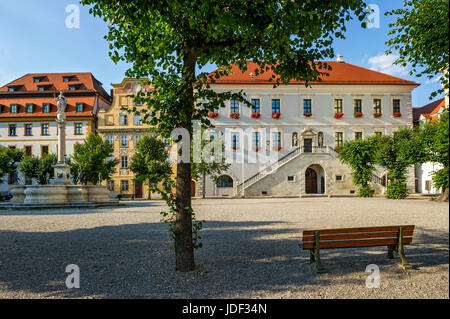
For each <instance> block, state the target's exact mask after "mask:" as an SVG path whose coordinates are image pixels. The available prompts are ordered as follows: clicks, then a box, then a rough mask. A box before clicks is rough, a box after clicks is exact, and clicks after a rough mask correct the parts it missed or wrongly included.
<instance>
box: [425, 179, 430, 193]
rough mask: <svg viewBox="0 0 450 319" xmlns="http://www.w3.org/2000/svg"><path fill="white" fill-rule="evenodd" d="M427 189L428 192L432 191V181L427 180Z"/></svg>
mask: <svg viewBox="0 0 450 319" xmlns="http://www.w3.org/2000/svg"><path fill="white" fill-rule="evenodd" d="M425 190H426V191H427V192H430V191H431V181H425Z"/></svg>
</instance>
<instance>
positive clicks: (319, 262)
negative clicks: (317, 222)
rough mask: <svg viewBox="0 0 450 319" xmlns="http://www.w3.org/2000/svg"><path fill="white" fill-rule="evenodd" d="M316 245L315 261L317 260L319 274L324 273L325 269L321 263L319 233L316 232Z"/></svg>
mask: <svg viewBox="0 0 450 319" xmlns="http://www.w3.org/2000/svg"><path fill="white" fill-rule="evenodd" d="M314 239H315V244H314V259H315V260H316V268H317V272H318V273H321V272H324V270H325V268H323V266H322V262H321V261H320V249H319V232H315V234H314Z"/></svg>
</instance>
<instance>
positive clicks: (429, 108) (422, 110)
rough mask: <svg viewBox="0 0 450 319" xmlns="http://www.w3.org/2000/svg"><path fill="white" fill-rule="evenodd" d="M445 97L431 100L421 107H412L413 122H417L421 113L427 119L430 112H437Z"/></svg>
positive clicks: (442, 105) (429, 117)
mask: <svg viewBox="0 0 450 319" xmlns="http://www.w3.org/2000/svg"><path fill="white" fill-rule="evenodd" d="M444 105H445V99H444V98H441V99H439V100H436V101H433V102H431V103H429V104H427V105H424V106H422V107H414V108H413V122H414V123H417V122H418V121H419V119H420V115H423V116H424V117H425V118H427V119H432V117H431V116H430V114H435V113H437V112H439V110H440V109H441V108H442V107H444Z"/></svg>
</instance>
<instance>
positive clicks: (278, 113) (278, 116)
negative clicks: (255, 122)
mask: <svg viewBox="0 0 450 319" xmlns="http://www.w3.org/2000/svg"><path fill="white" fill-rule="evenodd" d="M280 116H281V114H280V112H276V113H272V118H273V119H277V120H278V119H279V118H280Z"/></svg>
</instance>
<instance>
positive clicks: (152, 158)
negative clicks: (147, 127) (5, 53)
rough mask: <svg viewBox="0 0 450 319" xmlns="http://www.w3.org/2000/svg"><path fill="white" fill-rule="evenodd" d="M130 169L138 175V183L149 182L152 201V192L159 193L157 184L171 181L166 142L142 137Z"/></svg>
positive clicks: (152, 137) (149, 194)
mask: <svg viewBox="0 0 450 319" xmlns="http://www.w3.org/2000/svg"><path fill="white" fill-rule="evenodd" d="M130 169H131V171H132V172H133V173H134V174H136V182H138V183H140V182H143V181H147V182H148V186H149V190H148V198H149V199H150V198H151V192H152V190H155V191H158V185H157V184H158V183H160V182H163V181H166V180H168V179H170V176H171V175H172V167H171V164H170V162H169V153H168V152H167V149H166V145H165V144H164V142H162V141H161V140H160V139H158V138H156V137H154V136H148V135H144V136H142V137H141V138H140V139H139V141H138V143H137V145H136V153H134V155H133V157H132V158H131V163H130ZM152 184H154V187H153V186H152Z"/></svg>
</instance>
